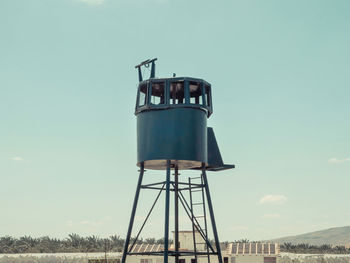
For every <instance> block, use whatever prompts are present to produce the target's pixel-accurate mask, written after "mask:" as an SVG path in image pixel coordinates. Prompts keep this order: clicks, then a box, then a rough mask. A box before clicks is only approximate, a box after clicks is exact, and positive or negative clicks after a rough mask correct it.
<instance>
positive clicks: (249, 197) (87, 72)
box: [0, 0, 350, 240]
mask: <svg viewBox="0 0 350 263" xmlns="http://www.w3.org/2000/svg"><path fill="white" fill-rule="evenodd" d="M349 13H350V3H349V1H320V0H317V1H311V0H310V1H279V0H276V1H246V0H244V1H243V0H242V1H233V0H232V1H203V0H202V1H188V0H187V1H185V0H178V1H172V0H140V1H137V0H56V1H54V0H52V1H45V0H27V1H26V0H22V1H20V0H2V1H1V2H0V179H1V181H0V209H1V216H0V236H2V235H13V236H21V235H33V236H42V235H49V236H55V237H65V236H66V235H67V234H69V233H72V232H75V233H78V234H81V235H93V234H95V235H99V236H108V235H111V234H118V235H121V236H125V234H126V229H127V223H128V220H129V216H130V211H131V204H132V199H133V196H134V191H135V186H136V181H137V176H138V175H137V167H136V166H135V163H136V133H135V130H136V119H135V116H134V115H133V110H134V103H135V95H136V85H137V72H136V71H135V69H134V68H133V66H134V65H136V64H137V63H139V62H140V61H142V60H144V59H147V58H153V57H158V63H157V74H156V75H157V76H160V77H166V76H171V74H172V73H173V72H175V73H177V75H178V76H182V75H186V76H192V77H198V78H204V79H206V80H207V81H209V82H210V83H212V87H213V88H212V89H213V105H214V114H213V115H212V117H211V118H210V119H209V125H210V126H212V127H214V130H215V133H216V136H217V140H218V143H219V146H220V149H221V153H222V155H223V158H224V160H225V161H226V162H227V163H235V164H236V165H237V169H235V170H230V171H226V172H222V173H210V174H209V183H210V186H211V191H212V196H213V203H214V206H215V213H216V218H217V225H218V230H219V234H220V238H221V240H235V239H240V238H249V239H251V240H257V239H266V238H273V237H279V236H285V235H292V234H299V233H303V232H308V231H313V230H318V229H323V228H328V227H333V226H343V225H350V208H349V205H348V201H349V200H350V191H349V185H350V178H349V174H350V150H349V149H350V121H349V113H350V105H349V101H350V89H349V87H350V73H349V72H350V48H349V47H350V34H349V31H350V16H349ZM152 174H153V173H152V172H151V171H148V172H147V175H148V178H147V180H148V179H150V176H152ZM156 174H157V175H158V176H159V178H160V176H161V175H159V173H156ZM182 175H183V176H186V172H183V173H182ZM154 194H155V193H154ZM269 195H270V196H269ZM144 196H145V197H144V198H143V200H145V202H144V203H143V204H140V205H141V207H142V208H141V210H140V213H139V215H138V217H137V219H138V221H140V219H142V216H143V215H144V213H145V211H146V210H147V206H146V205H145V203H149V202H151V197H150V196H149V194H145V195H144ZM264 197H265V198H264ZM162 206H163V203H161V204H160V205H159V207H158V210H159V211H158V210H157V211H156V213H155V215H154V217H153V218H152V219H151V224H150V225H149V227H148V229H146V231H145V234H144V237H147V236H155V237H161V235H162V233H163V227H161V225H162V220H163V212H162V211H161V208H162Z"/></svg>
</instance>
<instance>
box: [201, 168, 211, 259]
mask: <svg viewBox="0 0 350 263" xmlns="http://www.w3.org/2000/svg"><path fill="white" fill-rule="evenodd" d="M201 183H202V185H203V174H202V176H201ZM202 201H203V215H204V228H205V237H206V239H208V224H207V211H206V209H205V199H204V190H203V187H202ZM206 248H207V253H208V263H210V255H209V247H208V245H206Z"/></svg>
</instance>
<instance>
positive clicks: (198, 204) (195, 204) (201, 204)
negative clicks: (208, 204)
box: [192, 203, 203, 205]
mask: <svg viewBox="0 0 350 263" xmlns="http://www.w3.org/2000/svg"><path fill="white" fill-rule="evenodd" d="M202 204H203V203H193V204H192V205H202Z"/></svg>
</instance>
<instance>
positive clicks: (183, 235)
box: [89, 231, 280, 263]
mask: <svg viewBox="0 0 350 263" xmlns="http://www.w3.org/2000/svg"><path fill="white" fill-rule="evenodd" d="M195 238H196V243H202V244H199V245H198V244H197V251H203V252H204V251H206V245H205V244H203V243H204V240H203V239H202V237H201V235H200V234H199V232H196V236H195ZM201 240H202V241H201ZM179 243H180V244H179V250H180V251H193V233H192V231H180V232H179ZM163 250H164V249H163V245H158V244H139V245H135V246H134V248H133V249H132V251H131V252H133V253H141V252H161V251H163ZM172 250H174V245H173V244H172V245H171V246H170V247H169V251H172ZM221 254H222V258H223V263H278V262H279V258H280V254H279V246H278V244H276V243H229V244H228V245H227V246H223V247H221ZM121 257H122V254H121V253H120V254H117V255H116V254H114V255H113V256H109V257H108V258H107V261H108V262H109V263H120V261H121ZM197 259H198V263H204V262H207V261H208V258H207V256H198V257H197ZM99 262H105V259H102V258H100V259H97V258H95V259H93V258H91V259H89V263H99ZM162 262H163V257H162V256H153V255H152V256H145V255H129V256H128V257H127V259H126V263H162ZM169 262H170V263H174V262H175V258H174V257H169ZM210 262H211V263H218V258H217V256H210ZM180 263H196V262H195V258H194V256H184V257H180Z"/></svg>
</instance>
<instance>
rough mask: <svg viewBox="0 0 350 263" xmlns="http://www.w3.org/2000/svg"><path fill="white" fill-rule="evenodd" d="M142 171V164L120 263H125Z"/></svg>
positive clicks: (143, 169) (142, 164)
mask: <svg viewBox="0 0 350 263" xmlns="http://www.w3.org/2000/svg"><path fill="white" fill-rule="evenodd" d="M144 171H145V168H144V163H143V162H142V163H141V166H140V175H139V180H138V182H137V188H136V193H135V197H134V204H133V206H132V211H131V217H130V222H129V228H128V233H127V235H126V239H125V244H124V250H123V257H122V263H125V260H126V256H127V253H128V247H129V243H130V237H131V232H132V227H133V225H134V219H135V213H136V208H137V202H138V200H139V195H140V189H141V185H142V178H143V173H144Z"/></svg>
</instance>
